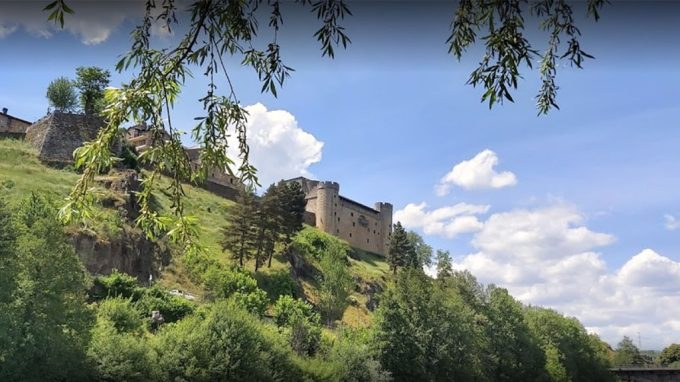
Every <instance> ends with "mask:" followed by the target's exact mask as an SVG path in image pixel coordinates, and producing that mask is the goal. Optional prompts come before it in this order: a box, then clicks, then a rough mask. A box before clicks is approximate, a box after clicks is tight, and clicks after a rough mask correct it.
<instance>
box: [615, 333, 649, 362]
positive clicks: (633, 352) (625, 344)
mask: <svg viewBox="0 0 680 382" xmlns="http://www.w3.org/2000/svg"><path fill="white" fill-rule="evenodd" d="M613 363H614V366H642V365H644V364H645V360H644V358H643V357H642V354H640V349H638V347H637V346H635V344H634V343H633V341H632V340H631V339H630V338H628V337H627V336H624V337H623V339H622V340H621V342H619V344H618V345H617V346H616V352H615V353H614V359H613Z"/></svg>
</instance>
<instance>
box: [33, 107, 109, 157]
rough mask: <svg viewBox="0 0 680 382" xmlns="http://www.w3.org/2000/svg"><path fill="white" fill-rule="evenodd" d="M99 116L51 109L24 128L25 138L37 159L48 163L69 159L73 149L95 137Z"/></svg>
mask: <svg viewBox="0 0 680 382" xmlns="http://www.w3.org/2000/svg"><path fill="white" fill-rule="evenodd" d="M103 125H104V121H103V120H102V119H101V118H95V117H87V116H85V115H82V114H71V113H62V112H58V111H55V112H53V113H52V114H49V115H47V116H46V117H44V118H42V119H40V120H39V121H37V122H36V123H34V124H32V125H31V126H29V127H28V129H27V130H26V140H27V141H28V142H30V143H31V144H32V145H33V146H34V147H35V148H36V149H37V150H38V158H40V160H42V161H43V162H47V163H51V164H65V163H72V162H73V151H74V150H75V149H77V148H78V147H80V146H82V145H83V143H85V142H87V141H91V140H93V139H95V138H96V137H97V133H98V132H99V129H100V128H101V127H102V126H103Z"/></svg>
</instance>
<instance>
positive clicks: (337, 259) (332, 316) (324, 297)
mask: <svg viewBox="0 0 680 382" xmlns="http://www.w3.org/2000/svg"><path fill="white" fill-rule="evenodd" d="M319 268H320V269H321V277H320V279H319V303H318V307H319V310H321V313H322V314H323V316H324V318H325V319H326V322H327V324H328V325H329V326H330V325H331V324H332V323H333V321H335V320H337V319H339V318H340V317H341V316H342V313H343V312H344V311H345V308H346V307H347V303H348V298H349V295H350V292H351V291H352V288H353V287H354V279H353V278H352V275H351V274H350V272H349V269H348V263H347V250H346V249H345V248H344V246H336V245H332V246H329V247H328V248H326V253H325V254H324V256H323V257H322V258H321V261H320V262H319Z"/></svg>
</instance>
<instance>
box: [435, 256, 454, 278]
mask: <svg viewBox="0 0 680 382" xmlns="http://www.w3.org/2000/svg"><path fill="white" fill-rule="evenodd" d="M451 275H453V266H452V265H451V255H450V253H449V251H444V250H441V249H438V250H437V278H438V279H441V278H445V277H450V276H451Z"/></svg>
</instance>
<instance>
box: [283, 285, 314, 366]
mask: <svg viewBox="0 0 680 382" xmlns="http://www.w3.org/2000/svg"><path fill="white" fill-rule="evenodd" d="M274 320H275V321H276V324H277V325H279V326H280V327H282V331H283V333H285V334H286V336H287V337H288V338H289V341H290V345H291V347H292V348H293V350H295V351H296V352H297V353H298V354H300V355H311V354H314V353H316V350H317V349H318V347H319V341H320V337H321V328H320V326H319V314H318V313H316V312H315V311H314V310H313V308H312V306H311V305H309V304H308V303H306V302H304V301H302V300H295V299H293V298H292V297H290V296H281V297H280V298H279V299H278V300H277V301H276V304H274Z"/></svg>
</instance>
